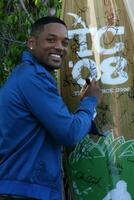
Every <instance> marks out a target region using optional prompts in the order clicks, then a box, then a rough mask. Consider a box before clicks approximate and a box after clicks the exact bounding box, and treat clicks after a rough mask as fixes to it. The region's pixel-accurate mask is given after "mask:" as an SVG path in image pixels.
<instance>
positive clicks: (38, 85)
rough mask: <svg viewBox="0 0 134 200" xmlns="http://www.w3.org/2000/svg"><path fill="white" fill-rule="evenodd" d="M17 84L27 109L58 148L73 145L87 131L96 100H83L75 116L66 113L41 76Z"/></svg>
mask: <svg viewBox="0 0 134 200" xmlns="http://www.w3.org/2000/svg"><path fill="white" fill-rule="evenodd" d="M23 79H25V80H23ZM18 80H19V81H18V87H19V91H20V93H21V95H22V97H23V99H24V101H25V103H26V105H27V107H28V109H29V110H30V112H32V114H33V115H34V116H35V117H36V118H37V119H38V120H39V121H40V123H41V124H42V126H43V127H44V129H46V131H47V132H48V133H49V134H50V135H51V136H52V137H53V138H54V139H55V140H56V141H57V142H58V143H59V144H62V145H67V146H71V145H75V144H77V143H78V142H80V141H81V140H82V138H83V137H84V136H85V135H86V134H87V133H88V132H89V131H90V128H91V123H92V118H93V114H94V109H95V107H96V104H97V99H96V97H86V98H84V99H83V100H82V101H81V102H80V105H79V107H78V109H77V110H76V112H75V113H70V112H69V110H68V108H67V106H66V105H65V104H64V102H63V100H62V98H61V96H60V95H59V94H58V91H57V88H56V85H55V84H54V83H52V81H50V80H49V79H48V77H45V75H43V76H39V75H38V74H36V75H34V76H33V75H32V76H30V77H29V76H26V77H25V78H20V79H19V78H18Z"/></svg>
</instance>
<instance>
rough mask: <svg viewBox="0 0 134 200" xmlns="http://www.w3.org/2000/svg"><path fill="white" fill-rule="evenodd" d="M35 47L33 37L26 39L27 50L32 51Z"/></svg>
mask: <svg viewBox="0 0 134 200" xmlns="http://www.w3.org/2000/svg"><path fill="white" fill-rule="evenodd" d="M35 46H36V39H35V37H30V38H28V40H27V47H28V49H30V50H34V49H35Z"/></svg>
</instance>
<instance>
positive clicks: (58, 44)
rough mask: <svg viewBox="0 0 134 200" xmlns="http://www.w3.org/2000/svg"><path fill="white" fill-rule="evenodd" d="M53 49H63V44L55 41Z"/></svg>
mask: <svg viewBox="0 0 134 200" xmlns="http://www.w3.org/2000/svg"><path fill="white" fill-rule="evenodd" d="M55 49H59V50H63V49H64V46H63V44H62V42H61V41H57V42H56V44H55Z"/></svg>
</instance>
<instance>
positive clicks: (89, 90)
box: [80, 79, 102, 104]
mask: <svg viewBox="0 0 134 200" xmlns="http://www.w3.org/2000/svg"><path fill="white" fill-rule="evenodd" d="M86 96H96V97H97V99H98V104H99V103H100V101H101V97H102V93H101V90H100V86H99V82H98V81H96V80H95V79H93V80H92V81H91V82H90V80H89V79H86V84H85V85H84V86H83V88H82V89H81V91H80V97H81V99H83V98H84V97H86Z"/></svg>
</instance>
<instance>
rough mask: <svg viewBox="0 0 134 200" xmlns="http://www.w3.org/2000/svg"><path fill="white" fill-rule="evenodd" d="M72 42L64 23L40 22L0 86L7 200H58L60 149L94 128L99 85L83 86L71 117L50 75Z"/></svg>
mask: <svg viewBox="0 0 134 200" xmlns="http://www.w3.org/2000/svg"><path fill="white" fill-rule="evenodd" d="M68 42H69V39H68V35H67V27H66V24H65V23H64V22H63V21H62V20H60V19H58V18H56V17H44V18H41V19H39V20H37V21H36V22H35V23H34V24H33V26H32V31H31V36H30V38H29V39H28V42H27V47H28V49H29V50H28V51H26V52H24V53H23V55H22V63H21V64H19V65H18V66H16V67H15V69H14V70H13V72H12V73H11V75H10V76H9V78H8V80H7V82H6V83H5V85H4V86H3V87H2V88H1V91H0V194H1V195H7V196H8V195H11V196H12V198H11V197H9V198H8V199H16V198H17V199H20V198H21V197H22V198H24V199H29V198H31V199H41V200H60V199H61V193H62V192H61V188H62V187H61V184H62V183H61V182H62V181H61V146H62V145H65V146H72V145H75V144H77V143H78V142H80V141H81V140H82V139H83V137H84V136H85V135H86V134H88V132H89V131H90V129H91V123H92V118H93V114H94V109H95V108H96V106H97V103H98V102H99V99H100V96H101V94H100V89H99V85H98V83H97V82H95V81H94V80H93V81H92V82H91V84H90V85H86V86H85V87H84V89H83V91H82V100H81V102H80V105H79V107H78V109H77V110H76V112H75V113H70V112H69V111H68V109H67V107H66V105H65V104H64V102H63V100H62V98H61V97H60V95H59V94H58V91H57V87H56V82H55V80H54V78H53V76H52V75H51V71H53V70H55V69H59V68H60V67H61V65H62V63H63V61H64V59H65V57H66V54H67V48H68ZM14 196H15V197H14Z"/></svg>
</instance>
